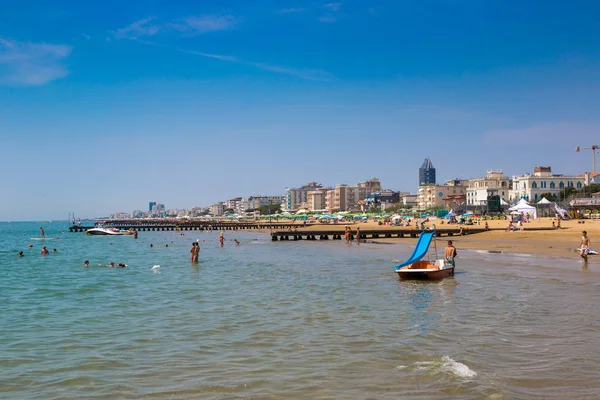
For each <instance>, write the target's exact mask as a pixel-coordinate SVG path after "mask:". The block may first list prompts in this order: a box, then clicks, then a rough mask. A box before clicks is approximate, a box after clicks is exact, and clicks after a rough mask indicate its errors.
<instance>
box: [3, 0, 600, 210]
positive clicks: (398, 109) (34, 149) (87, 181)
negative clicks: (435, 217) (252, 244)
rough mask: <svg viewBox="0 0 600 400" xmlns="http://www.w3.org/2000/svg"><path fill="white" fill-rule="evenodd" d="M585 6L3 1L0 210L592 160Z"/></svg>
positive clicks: (176, 200) (556, 167) (597, 71)
mask: <svg viewBox="0 0 600 400" xmlns="http://www.w3.org/2000/svg"><path fill="white" fill-rule="evenodd" d="M598 12H600V3H596V2H593V1H575V2H569V3H566V2H561V1H527V2H517V1H507V2H501V3H491V2H481V1H461V2H457V1H454V0H447V1H441V0H440V1H420V2H408V1H406V2H405V1H392V0H389V1H385V0H380V1H366V0H348V1H339V2H332V1H300V0H297V1H283V0H281V1H275V0H257V1H253V2H248V1H242V0H237V1H234V0H232V1H203V2H191V1H181V2H177V3H172V2H166V1H131V2H126V3H123V2H117V1H112V0H109V1H106V2H102V3H97V4H86V3H85V2H84V3H81V2H75V1H56V2H51V3H48V2H42V1H33V2H28V3H27V4H22V3H20V2H12V3H7V4H4V5H3V13H2V15H1V16H0V137H1V139H2V146H0V168H1V169H2V171H3V173H2V178H1V183H2V186H3V188H4V189H3V190H2V194H1V195H0V206H1V207H0V221H6V220H11V221H14V220H45V219H65V218H66V216H67V215H68V213H69V212H75V214H76V215H78V216H81V217H92V216H98V215H105V214H108V213H111V212H116V211H129V212H130V211H132V210H134V209H143V208H144V207H145V206H147V204H148V202H149V201H157V202H159V203H163V204H165V205H166V206H167V208H188V207H193V206H200V205H210V204H212V203H214V202H217V201H221V200H227V199H229V198H232V197H237V196H243V197H246V196H249V195H253V194H265V195H275V194H283V193H284V190H285V187H297V186H300V185H302V184H304V183H306V182H309V181H313V180H316V181H318V182H322V183H323V184H325V185H335V184H338V183H347V184H354V183H357V182H359V181H363V180H366V179H369V178H372V177H378V178H379V179H380V180H381V182H382V184H383V186H384V187H385V188H390V189H395V190H402V191H410V192H415V191H416V190H417V185H418V179H417V178H418V168H419V167H420V166H421V164H422V162H423V160H424V159H425V157H431V160H432V162H433V165H434V166H435V168H436V169H437V180H438V182H443V181H445V180H447V179H451V178H455V177H459V178H472V177H480V176H483V175H485V172H486V170H488V169H503V170H504V172H505V174H506V175H508V176H512V175H519V174H523V173H527V172H529V173H531V172H533V168H534V167H535V166H538V165H544V166H547V165H550V166H552V169H553V172H555V173H561V174H579V173H583V172H586V171H590V170H591V167H592V165H591V153H590V150H584V151H582V152H581V153H576V152H575V146H588V147H589V146H591V145H593V144H600V143H598V142H600V140H599V135H598V132H600V130H599V128H600V118H599V117H598V115H597V109H598V106H599V103H600V102H599V100H600V94H599V93H600V91H599V90H598V89H599V86H600V85H599V84H600V68H599V67H600V58H599V55H600V42H598V40H597V38H598V36H599V34H600V22H599V21H598V19H597V18H596V16H597V15H598Z"/></svg>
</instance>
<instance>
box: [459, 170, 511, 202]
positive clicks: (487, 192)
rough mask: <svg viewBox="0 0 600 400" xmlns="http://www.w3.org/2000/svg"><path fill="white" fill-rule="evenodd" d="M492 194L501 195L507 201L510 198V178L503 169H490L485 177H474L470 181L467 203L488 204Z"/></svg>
mask: <svg viewBox="0 0 600 400" xmlns="http://www.w3.org/2000/svg"><path fill="white" fill-rule="evenodd" d="M491 196H500V198H501V199H503V200H504V201H506V202H508V201H509V199H510V178H509V177H508V176H504V175H503V173H502V170H499V171H492V170H489V171H487V174H486V176H485V178H473V179H469V181H468V184H467V205H470V206H486V205H487V201H488V198H489V197H491Z"/></svg>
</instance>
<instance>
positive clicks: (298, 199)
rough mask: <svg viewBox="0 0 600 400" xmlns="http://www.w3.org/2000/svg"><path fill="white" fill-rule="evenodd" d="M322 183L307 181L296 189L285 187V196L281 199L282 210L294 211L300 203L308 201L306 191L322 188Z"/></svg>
mask: <svg viewBox="0 0 600 400" xmlns="http://www.w3.org/2000/svg"><path fill="white" fill-rule="evenodd" d="M322 187H323V185H321V184H320V183H317V182H309V183H307V184H306V185H304V186H301V187H299V188H296V189H285V197H284V199H283V200H282V201H281V209H282V210H283V211H296V210H298V209H299V208H300V205H301V204H304V203H306V202H307V201H308V192H312V191H313V190H316V189H320V188H322Z"/></svg>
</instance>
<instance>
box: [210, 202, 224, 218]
mask: <svg viewBox="0 0 600 400" xmlns="http://www.w3.org/2000/svg"><path fill="white" fill-rule="evenodd" d="M224 211H225V204H224V203H216V204H213V205H212V206H210V214H211V215H212V216H214V217H219V216H221V215H223V212H224Z"/></svg>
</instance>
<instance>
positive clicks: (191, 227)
mask: <svg viewBox="0 0 600 400" xmlns="http://www.w3.org/2000/svg"><path fill="white" fill-rule="evenodd" d="M307 226H310V225H307ZM98 227H104V228H117V229H135V230H136V231H138V232H144V231H161V232H164V231H237V230H248V229H289V228H290V227H291V228H298V227H300V225H299V224H292V223H283V222H282V223H278V222H204V221H202V222H188V223H183V224H177V223H132V222H124V223H117V222H112V223H110V224H103V225H97V226H79V225H72V226H70V227H69V232H85V231H87V230H88V229H92V228H98Z"/></svg>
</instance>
